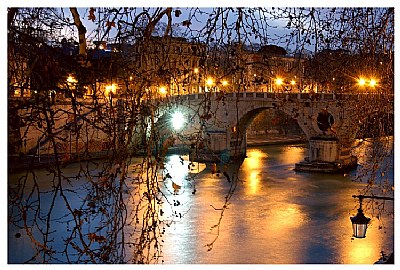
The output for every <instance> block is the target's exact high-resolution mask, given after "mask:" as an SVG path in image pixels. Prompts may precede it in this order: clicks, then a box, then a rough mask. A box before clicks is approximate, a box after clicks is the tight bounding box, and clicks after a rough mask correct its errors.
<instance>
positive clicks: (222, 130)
mask: <svg viewBox="0 0 400 270" xmlns="http://www.w3.org/2000/svg"><path fill="white" fill-rule="evenodd" d="M393 103H394V100H393V96H390V95H381V94H379V95H378V94H334V93H319V94H310V93H266V92H244V93H223V92H209V93H199V94H191V95H182V96H172V97H169V98H167V99H165V100H163V101H161V103H160V101H158V103H157V107H158V108H159V109H158V114H159V115H160V123H161V122H163V121H162V120H161V119H162V118H166V117H165V115H169V114H171V113H172V112H175V111H179V112H180V113H182V114H183V115H184V117H183V119H184V122H185V123H184V126H183V127H182V129H181V130H179V131H177V133H176V134H177V135H181V136H184V137H186V138H187V137H188V136H189V137H190V134H193V133H196V132H197V134H200V136H198V137H194V139H195V140H196V142H195V148H196V149H197V151H195V152H196V153H195V154H194V155H193V158H194V159H198V160H209V161H212V160H213V161H224V162H227V161H228V160H230V159H236V158H243V157H245V156H246V141H247V137H246V129H247V127H248V126H249V125H250V124H251V122H252V121H253V119H254V118H255V117H256V116H257V115H258V114H259V113H260V112H261V111H263V110H266V109H271V108H272V109H276V110H281V111H283V112H284V113H286V114H287V115H289V116H291V117H292V118H294V119H296V120H297V123H298V125H299V126H300V128H301V129H302V130H303V132H304V134H305V135H306V138H307V139H308V141H309V156H308V157H307V158H306V160H305V161H304V162H302V163H301V164H296V169H298V170H303V169H304V170H307V171H309V170H310V169H312V168H315V167H316V165H317V164H319V165H321V164H325V165H327V166H325V165H324V166H325V167H324V168H323V170H324V171H330V170H332V172H334V171H337V170H338V169H340V170H342V169H343V170H344V169H346V168H349V167H352V166H353V165H356V160H355V159H354V158H355V157H353V156H352V155H351V146H352V143H353V142H354V139H355V136H356V133H357V131H358V129H359V127H360V124H361V123H363V122H364V121H368V117H369V116H371V115H374V117H375V116H376V113H377V111H379V112H380V114H381V115H382V113H383V114H393ZM162 104H168V106H163V105H162ZM166 112H168V113H166ZM164 121H165V119H164ZM192 139H193V136H192ZM192 147H193V145H192Z"/></svg>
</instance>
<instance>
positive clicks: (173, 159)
mask: <svg viewBox="0 0 400 270" xmlns="http://www.w3.org/2000/svg"><path fill="white" fill-rule="evenodd" d="M306 149H307V148H306V146H305V145H292V146H266V147H259V148H249V149H248V152H247V155H248V158H246V159H245V160H244V162H243V163H242V164H241V166H240V169H239V171H238V172H237V176H238V178H239V181H238V186H237V188H236V191H235V194H234V196H233V197H232V199H231V200H230V204H229V205H228V209H227V210H226V211H225V212H224V215H223V218H222V220H221V226H220V231H219V232H218V231H217V230H216V229H212V227H213V226H214V225H215V224H216V223H217V222H218V220H219V219H220V217H221V211H220V210H219V208H221V206H222V205H223V204H224V201H225V197H226V195H227V192H228V191H229V189H230V187H231V183H230V182H229V181H228V180H227V178H226V177H225V176H224V175H223V173H222V172H224V171H227V172H228V173H229V174H230V175H232V173H233V172H234V171H235V167H237V166H239V165H238V164H233V165H232V166H224V165H218V166H217V167H218V168H217V169H219V170H220V171H221V173H219V174H212V173H211V169H210V168H209V167H207V165H206V164H202V163H195V164H191V163H190V162H189V160H188V157H187V156H178V155H171V156H169V157H167V158H166V160H165V161H166V163H165V166H164V170H160V171H159V174H160V176H161V177H160V178H159V179H158V181H162V182H163V183H164V184H163V185H162V189H163V190H162V191H163V193H164V197H162V198H163V200H164V201H163V203H162V204H161V205H160V206H159V209H158V210H163V213H164V215H163V220H164V221H165V222H166V223H168V224H169V226H165V227H163V228H161V229H165V230H166V233H165V235H163V237H162V241H163V242H162V245H163V247H162V257H161V260H160V262H161V261H164V263H228V264H233V263H266V264H282V263H285V264H301V263H331V264H332V263H341V264H371V263H374V262H375V261H376V260H377V259H378V258H379V256H380V252H381V251H385V252H386V253H387V254H388V253H390V252H392V251H393V249H394V244H393V243H394V238H393V228H394V223H393V219H392V218H391V217H390V216H382V217H381V219H380V220H377V219H376V218H375V216H376V215H375V214H372V213H371V212H370V211H365V215H366V216H369V217H371V218H373V220H372V221H371V225H370V226H369V228H368V230H367V237H366V238H365V239H352V228H351V222H350V219H349V217H350V216H352V215H354V214H355V213H356V210H357V207H358V203H357V201H355V200H354V199H353V198H352V197H351V196H352V195H353V194H357V193H358V192H359V190H361V189H362V188H363V187H364V184H363V183H362V182H352V179H351V178H350V177H351V176H352V175H348V176H343V175H324V174H307V173H296V172H294V171H293V168H294V163H296V162H299V161H301V160H303V159H304V155H305V153H306ZM137 164H140V161H139V160H138V161H137ZM137 164H132V165H131V166H130V171H132V174H131V175H132V177H131V179H128V180H127V186H128V187H129V188H131V189H133V190H135V192H136V193H135V194H136V195H135V196H136V197H135V196H132V198H131V202H132V204H131V206H132V207H133V206H134V205H135V203H137V200H138V197H139V194H143V190H144V186H143V185H144V184H141V185H139V184H138V183H137V182H135V177H136V176H137V174H138V173H143V170H136V171H135V168H136V167H137ZM139 167H140V166H139ZM76 170H77V167H74V166H69V167H67V168H65V173H66V174H71V175H73V174H74V172H76ZM167 173H168V174H169V176H170V177H169V178H166V179H164V178H165V175H166V174H167ZM38 174H39V175H41V177H40V181H42V182H43V184H44V185H50V184H49V183H50V182H49V181H47V180H46V175H45V173H44V172H38ZM385 177H386V178H390V180H391V181H392V183H393V172H389V173H388V174H385ZM77 181H78V180H77ZM85 181H86V179H83V178H82V179H81V180H80V182H79V181H78V183H80V184H82V185H83V184H84V183H85ZM173 183H175V185H177V186H179V189H178V191H177V192H175V189H176V186H175V188H174V185H173ZM77 186H79V185H77ZM195 189H196V190H197V191H196V192H194V190H195ZM84 192H85V190H84V189H80V190H79V193H77V195H76V196H81V197H84V195H85V194H84ZM132 193H134V192H132ZM178 201H179V203H177V202H178ZM45 203H46V202H45V201H44V202H43V204H45ZM73 207H76V206H74V205H73ZM387 207H388V208H389V209H388V208H387V209H386V210H388V211H391V209H390V207H391V206H390V205H388V206H387ZM128 208H129V207H128ZM131 210H132V209H127V212H130V211H131ZM57 214H60V215H64V214H65V211H64V209H61V210H60V213H57ZM139 216H140V215H139ZM166 223H165V224H166ZM382 224H384V230H381V229H380V226H381V225H382ZM58 226H59V227H58V228H57V229H58V231H59V232H61V231H65V228H64V227H65V224H61V223H60V224H58ZM62 226H64V227H62ZM91 226H92V227H94V226H96V224H92V225H91ZM134 226H135V225H134V224H132V225H131V226H130V227H127V228H125V229H126V230H127V233H129V232H132V231H134V230H135V229H136V230H137V229H138V228H137V227H134ZM53 228H54V227H53ZM384 231H385V232H386V233H384ZM15 233H16V231H15V230H14V231H13V230H9V240H10V239H11V240H12V241H10V243H9V250H13V251H14V253H15V250H18V251H19V252H18V253H19V254H24V255H23V256H24V258H25V257H27V256H28V255H29V253H28V252H25V249H27V248H29V245H28V244H27V243H26V242H22V241H19V240H24V239H25V238H24V237H21V238H20V239H15V237H13V235H14V234H15ZM218 234H219V238H218V240H217V242H216V243H215V245H214V248H213V250H212V251H210V252H207V247H206V246H205V245H206V244H208V243H210V241H212V240H213V239H214V238H215V237H216V236H217V235H218ZM63 237H64V236H63V235H60V238H63ZM25 240H26V239H25ZM25 240H24V241H25ZM133 240H134V239H133ZM132 242H134V241H132ZM129 251H130V249H127V253H129ZM17 255H18V254H16V255H15V256H16V257H17ZM127 256H128V257H129V256H130V254H127ZM17 259H18V258H17Z"/></svg>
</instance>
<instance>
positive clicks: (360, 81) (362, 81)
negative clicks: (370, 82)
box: [358, 78, 366, 86]
mask: <svg viewBox="0 0 400 270" xmlns="http://www.w3.org/2000/svg"><path fill="white" fill-rule="evenodd" d="M365 83H366V81H365V79H364V78H359V79H358V85H359V86H364V85H365Z"/></svg>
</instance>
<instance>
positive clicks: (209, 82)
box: [206, 78, 214, 86]
mask: <svg viewBox="0 0 400 270" xmlns="http://www.w3.org/2000/svg"><path fill="white" fill-rule="evenodd" d="M206 84H207V85H208V86H212V85H213V84H214V80H213V79H212V78H208V79H207V81H206Z"/></svg>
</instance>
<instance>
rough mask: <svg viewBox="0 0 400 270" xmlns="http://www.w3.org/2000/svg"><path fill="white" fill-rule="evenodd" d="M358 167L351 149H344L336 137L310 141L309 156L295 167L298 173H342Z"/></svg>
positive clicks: (314, 138)
mask: <svg viewBox="0 0 400 270" xmlns="http://www.w3.org/2000/svg"><path fill="white" fill-rule="evenodd" d="M356 166H357V158H356V157H355V156H352V155H351V153H350V149H347V148H343V147H341V145H340V142H339V140H338V139H337V138H336V137H329V136H319V137H312V138H310V140H309V156H308V157H306V158H305V160H304V161H302V162H300V163H297V164H296V165H295V170H296V171H304V172H321V173H340V172H344V171H349V170H352V169H354V168H355V167H356Z"/></svg>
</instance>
